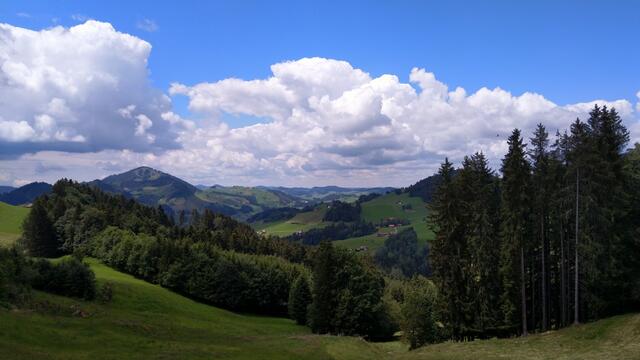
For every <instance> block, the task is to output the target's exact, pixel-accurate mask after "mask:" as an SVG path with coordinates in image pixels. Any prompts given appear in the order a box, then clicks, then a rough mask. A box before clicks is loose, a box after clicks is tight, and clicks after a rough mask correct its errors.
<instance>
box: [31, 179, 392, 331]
mask: <svg viewBox="0 0 640 360" xmlns="http://www.w3.org/2000/svg"><path fill="white" fill-rule="evenodd" d="M181 220H182V219H179V221H180V223H179V224H177V225H176V224H174V222H173V219H171V218H170V217H168V216H167V215H166V214H165V213H164V211H163V210H162V208H161V207H155V208H153V207H148V206H145V205H142V204H140V203H137V202H136V201H134V200H132V199H129V198H126V197H124V196H122V195H118V196H116V195H112V194H107V193H105V192H103V191H101V190H100V189H98V188H97V187H95V186H89V185H86V184H78V183H76V182H73V181H70V180H60V181H58V182H57V183H56V184H55V185H54V186H53V191H52V193H51V194H50V195H48V196H42V197H40V198H38V199H37V200H36V201H35V202H34V203H33V206H32V208H31V211H30V212H29V215H28V217H27V218H26V219H25V221H24V224H23V236H22V239H21V242H20V245H21V248H24V249H26V250H27V251H28V254H29V255H31V256H36V257H47V258H51V257H57V256H60V255H65V254H74V255H76V256H82V255H90V256H93V257H95V258H98V259H100V260H101V261H103V262H104V263H105V264H107V265H109V266H112V267H114V268H116V269H118V270H120V271H123V272H126V273H129V274H132V275H134V276H136V277H139V278H141V279H144V280H146V281H149V282H152V283H156V284H160V285H162V286H163V287H166V288H168V289H171V290H173V291H176V292H178V293H180V294H184V295H186V296H188V297H191V298H193V299H196V300H198V301H202V302H204V303H208V304H212V305H215V306H218V307H222V308H225V309H229V310H234V311H242V312H251V313H259V314H272V315H273V314H276V315H285V314H287V312H289V315H290V316H292V317H293V318H294V319H296V320H297V321H298V322H299V323H300V324H309V325H310V326H311V328H312V329H313V330H314V331H316V332H321V333H327V332H331V333H339V334H348V335H360V336H365V337H367V338H372V339H373V338H389V337H390V336H391V335H392V334H393V333H394V332H395V331H396V330H397V325H396V324H397V322H395V321H391V320H390V319H391V318H390V315H389V314H388V312H387V308H386V307H385V306H383V292H384V286H385V282H384V279H383V276H382V273H381V272H380V271H379V270H377V269H376V268H375V267H374V266H373V265H372V264H371V263H370V262H369V261H367V260H366V259H364V258H362V257H360V256H358V255H357V254H356V253H354V252H351V251H347V250H340V249H334V248H333V246H332V245H331V244H330V243H323V244H324V245H321V246H320V247H318V248H316V247H308V246H303V245H300V244H296V243H292V242H289V241H286V240H282V239H279V238H273V237H262V236H259V235H258V234H257V233H256V232H255V231H254V230H253V229H252V228H251V227H249V226H248V225H246V224H243V223H241V222H238V221H236V220H234V219H232V218H230V217H228V216H225V215H222V214H217V213H214V212H212V211H210V210H208V209H206V210H205V211H204V212H203V213H199V212H197V211H196V212H194V213H193V214H192V216H191V217H190V220H189V222H188V223H186V222H182V221H181ZM311 272H313V274H314V275H313V279H314V280H313V288H311V286H310V281H311V280H310V279H311ZM324 274H329V275H330V276H329V277H327V278H323V276H324ZM312 293H313V294H314V296H313V298H312V297H311V294H312ZM292 294H294V295H292ZM292 304H293V305H292ZM308 308H312V309H314V310H309V312H307V309H308ZM307 316H309V317H310V319H309V321H307V320H306V319H307Z"/></svg>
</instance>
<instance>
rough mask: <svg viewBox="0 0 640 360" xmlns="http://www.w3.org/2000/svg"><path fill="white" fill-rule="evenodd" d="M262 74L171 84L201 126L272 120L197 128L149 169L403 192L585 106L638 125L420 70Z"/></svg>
mask: <svg viewBox="0 0 640 360" xmlns="http://www.w3.org/2000/svg"><path fill="white" fill-rule="evenodd" d="M271 70H272V73H273V75H272V76H271V77H269V78H266V79H257V80H249V81H246V80H240V79H225V80H221V81H218V82H215V83H200V84H196V85H193V86H187V85H184V84H173V85H172V87H171V89H170V92H171V94H173V95H178V94H183V95H186V96H188V97H189V100H190V102H189V107H190V109H191V110H192V111H194V112H198V113H201V115H204V116H205V117H209V118H211V119H219V117H220V114H222V113H225V112H226V113H233V114H248V115H253V116H261V117H269V118H271V119H272V121H271V122H269V123H266V124H256V125H253V126H247V127H243V128H236V129H230V128H229V127H228V126H227V125H226V124H224V123H219V122H216V121H210V122H209V125H208V126H209V127H208V128H200V129H198V130H197V131H195V132H189V136H188V137H187V136H185V135H184V134H183V135H182V136H181V138H180V141H181V143H182V144H183V146H184V148H183V149H181V150H174V151H169V152H167V153H166V154H165V155H164V156H160V157H159V159H158V161H159V162H160V163H162V161H163V159H164V160H165V162H164V164H167V165H168V164H171V166H173V167H174V168H181V167H182V166H184V170H185V171H186V170H187V167H188V166H190V165H189V164H191V163H198V164H202V165H201V166H200V167H199V168H201V170H202V176H203V177H205V176H206V174H207V173H214V174H215V173H218V172H223V171H224V172H225V175H227V176H234V177H236V178H238V179H243V177H246V178H249V177H251V176H252V175H254V176H255V177H257V178H259V179H260V178H264V179H266V180H258V181H257V182H260V181H263V182H264V181H268V182H274V181H272V179H278V180H277V181H275V182H278V181H280V182H287V181H288V180H289V179H292V178H293V179H301V178H302V179H306V180H309V181H313V182H314V183H329V182H349V183H352V184H358V183H362V182H369V183H376V184H385V183H387V184H389V183H393V184H396V185H397V184H405V185H406V184H408V183H410V182H411V181H414V180H417V179H418V178H419V177H420V176H424V175H427V174H429V173H431V172H433V171H435V170H436V169H437V166H438V164H439V162H440V161H442V159H443V158H444V157H445V156H448V157H450V158H452V160H454V161H459V160H461V159H462V157H463V156H464V155H466V154H471V153H473V152H475V151H483V152H485V153H486V154H487V155H488V156H489V158H490V159H491V160H492V164H493V165H494V167H497V166H499V160H500V158H501V157H502V156H503V155H504V151H505V149H506V147H505V146H506V145H505V144H506V138H507V137H508V135H509V134H510V132H511V130H512V129H513V128H516V127H517V128H520V129H522V130H523V131H524V134H525V136H527V137H528V136H530V134H531V131H532V130H533V128H534V127H535V125H536V124H537V123H539V122H542V123H544V124H545V125H546V126H547V127H548V129H549V131H550V132H551V133H554V132H555V130H556V129H564V128H566V127H567V126H568V125H569V124H570V122H571V121H573V120H575V118H576V117H578V116H579V117H583V118H584V117H586V116H587V113H588V111H589V110H590V109H591V108H593V105H594V104H596V103H597V104H601V105H602V104H606V105H608V106H615V107H616V109H618V111H619V113H620V114H621V115H622V117H623V118H624V119H625V121H626V123H627V125H629V126H630V127H633V126H635V124H636V122H637V121H636V120H635V117H636V112H635V111H634V107H633V105H632V104H631V103H630V102H629V101H627V100H616V101H604V100H596V101H592V102H588V103H579V104H570V105H566V106H561V105H557V104H555V103H553V102H552V101H550V100H548V99H546V98H545V97H544V96H543V95H541V94H536V93H530V92H526V93H524V94H522V95H513V94H511V93H510V92H508V91H506V90H503V89H501V88H495V89H488V88H481V89H479V90H477V91H475V92H472V93H467V91H466V90H465V89H462V88H457V89H455V90H453V91H450V90H449V88H448V86H447V85H446V84H444V83H443V82H441V81H439V80H438V79H437V78H436V77H435V75H434V74H433V73H430V72H428V71H426V70H425V69H419V68H414V69H412V70H411V73H410V75H409V79H410V82H411V83H413V84H414V85H415V86H416V87H417V88H418V90H415V89H414V87H413V86H411V84H408V83H403V82H401V81H400V80H399V79H398V77H397V76H395V75H382V76H380V77H377V78H372V77H371V76H370V75H369V74H367V73H366V72H364V71H362V70H360V69H355V68H353V67H352V66H351V65H350V64H349V63H347V62H344V61H337V60H332V59H323V58H311V59H309V58H305V59H300V60H298V61H288V62H283V63H279V64H275V65H273V66H271ZM169 159H170V160H169ZM178 159H182V161H179V160H178ZM225 169H226V170H225ZM238 169H241V170H242V171H238ZM196 172H197V171H196ZM416 172H419V173H420V174H419V175H418V174H416ZM193 176H194V177H195V176H199V175H197V174H194V175H193ZM360 176H366V178H361V177H360ZM213 179H215V177H214V178H213ZM200 181H205V180H204V179H202V180H200ZM214 181H215V180H214ZM205 182H206V181H205ZM209 182H211V181H209Z"/></svg>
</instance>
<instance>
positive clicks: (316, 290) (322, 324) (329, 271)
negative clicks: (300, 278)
mask: <svg viewBox="0 0 640 360" xmlns="http://www.w3.org/2000/svg"><path fill="white" fill-rule="evenodd" d="M334 251H335V250H334V249H333V245H332V244H331V242H330V241H323V242H321V243H320V246H319V247H318V249H317V252H316V254H315V259H314V264H313V288H312V295H313V302H312V303H311V307H310V309H309V325H310V326H311V330H313V332H315V333H319V334H326V333H329V332H331V330H332V328H331V322H332V320H333V314H334V312H335V304H336V299H335V296H336V290H335V283H336V278H335V277H336V271H337V266H336V254H335V253H334Z"/></svg>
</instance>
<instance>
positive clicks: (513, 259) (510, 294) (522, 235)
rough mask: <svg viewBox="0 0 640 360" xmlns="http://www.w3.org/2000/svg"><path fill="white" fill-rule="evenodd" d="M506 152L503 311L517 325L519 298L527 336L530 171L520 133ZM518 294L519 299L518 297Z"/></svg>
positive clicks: (522, 324)
mask: <svg viewBox="0 0 640 360" xmlns="http://www.w3.org/2000/svg"><path fill="white" fill-rule="evenodd" d="M507 143H508V145H509V150H508V152H507V154H506V155H505V157H504V159H503V160H502V169H501V170H502V176H503V178H502V202H501V213H502V230H501V232H502V234H501V235H502V257H501V258H502V262H501V273H502V277H503V288H504V290H503V296H502V311H503V314H504V316H505V323H506V325H508V326H513V325H515V324H517V322H518V320H517V316H516V315H517V313H518V312H517V310H516V309H517V308H518V306H517V305H516V304H517V303H518V298H519V299H520V301H519V303H520V306H519V308H520V312H519V313H520V325H521V328H522V334H523V335H527V333H528V330H527V296H526V273H525V261H526V259H525V254H526V253H527V252H528V246H529V214H530V201H531V199H530V185H529V184H530V168H529V163H528V162H527V160H526V159H525V145H524V144H523V143H522V138H521V136H520V130H518V129H515V130H513V132H512V134H511V135H510V136H509V139H508V141H507ZM518 293H519V296H518Z"/></svg>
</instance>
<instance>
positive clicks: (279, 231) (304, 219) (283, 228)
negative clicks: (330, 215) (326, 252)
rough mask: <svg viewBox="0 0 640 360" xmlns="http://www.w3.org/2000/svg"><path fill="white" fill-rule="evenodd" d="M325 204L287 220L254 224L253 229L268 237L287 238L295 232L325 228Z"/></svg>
mask: <svg viewBox="0 0 640 360" xmlns="http://www.w3.org/2000/svg"><path fill="white" fill-rule="evenodd" d="M327 206H328V205H327V204H319V205H316V206H315V207H314V208H313V210H311V211H305V212H301V213H298V214H296V215H295V216H294V217H292V218H291V219H288V220H281V221H275V222H271V223H256V224H253V227H254V228H255V229H256V230H258V231H261V232H264V233H266V234H268V235H276V236H288V235H291V234H293V233H295V232H297V231H307V230H310V229H314V228H318V227H323V226H326V225H327V223H326V222H323V221H322V218H323V217H324V214H325V213H326V212H327Z"/></svg>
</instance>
